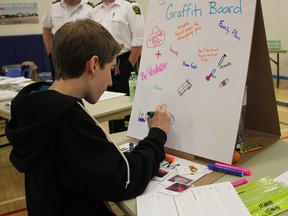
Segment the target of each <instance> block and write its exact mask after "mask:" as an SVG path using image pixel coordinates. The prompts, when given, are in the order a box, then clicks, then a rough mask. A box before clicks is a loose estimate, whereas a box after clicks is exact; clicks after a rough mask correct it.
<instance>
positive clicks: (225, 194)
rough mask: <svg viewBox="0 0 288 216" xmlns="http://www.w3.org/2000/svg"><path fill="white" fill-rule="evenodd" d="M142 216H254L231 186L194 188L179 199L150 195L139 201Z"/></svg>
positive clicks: (162, 195) (177, 197)
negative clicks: (251, 215)
mask: <svg viewBox="0 0 288 216" xmlns="http://www.w3.org/2000/svg"><path fill="white" fill-rule="evenodd" d="M137 215H138V216H158V215H165V216H166V215H171V216H172V215H173V216H187V215H194V216H202V215H213V216H234V215H235V216H236V215H237V216H240V215H241V216H246V215H247V216H248V215H249V216H250V213H249V211H248V209H247V208H246V207H245V205H244V203H243V202H242V200H241V199H240V197H239V195H238V194H237V192H236V190H235V188H234V187H233V185H232V184H231V183H230V182H224V183H217V184H210V185H205V186H199V187H193V188H191V189H190V190H188V191H187V192H186V193H183V194H181V195H179V196H169V195H165V194H161V193H150V194H147V195H142V196H138V197H137Z"/></svg>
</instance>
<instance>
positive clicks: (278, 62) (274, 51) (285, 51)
mask: <svg viewBox="0 0 288 216" xmlns="http://www.w3.org/2000/svg"><path fill="white" fill-rule="evenodd" d="M269 53H272V54H273V53H276V54H277V58H276V60H275V59H273V58H271V57H270V60H271V61H272V62H273V63H274V64H276V66H277V88H278V87H279V70H280V58H279V54H280V53H287V50H269Z"/></svg>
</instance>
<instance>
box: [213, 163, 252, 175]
mask: <svg viewBox="0 0 288 216" xmlns="http://www.w3.org/2000/svg"><path fill="white" fill-rule="evenodd" d="M215 165H216V166H221V167H225V168H231V169H235V170H241V171H243V173H244V175H250V174H251V171H250V170H249V169H246V168H242V167H236V166H231V165H228V164H222V163H218V162H216V163H215Z"/></svg>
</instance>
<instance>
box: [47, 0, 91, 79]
mask: <svg viewBox="0 0 288 216" xmlns="http://www.w3.org/2000/svg"><path fill="white" fill-rule="evenodd" d="M94 6H95V5H94V4H93V3H91V2H89V1H87V0H56V1H55V2H53V4H52V5H51V6H50V8H49V10H48V12H47V14H46V15H45V16H44V18H43V20H42V23H43V32H42V33H43V41H44V45H45V49H46V52H47V54H48V55H49V57H50V66H51V73H52V79H53V80H54V74H55V69H54V65H53V62H52V60H51V55H50V53H51V41H52V36H53V34H55V33H56V31H57V30H58V29H59V28H60V27H61V26H62V25H64V24H65V23H67V22H70V21H76V20H77V19H85V18H88V16H89V12H90V11H92V10H93V8H94Z"/></svg>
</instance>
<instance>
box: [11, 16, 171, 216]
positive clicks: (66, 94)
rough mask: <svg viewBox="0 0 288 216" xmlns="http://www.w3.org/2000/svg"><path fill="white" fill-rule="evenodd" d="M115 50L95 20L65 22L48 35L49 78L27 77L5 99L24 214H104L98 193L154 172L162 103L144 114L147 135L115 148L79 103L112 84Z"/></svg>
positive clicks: (116, 193)
mask: <svg viewBox="0 0 288 216" xmlns="http://www.w3.org/2000/svg"><path fill="white" fill-rule="evenodd" d="M120 50H121V46H120V45H119V44H118V43H117V42H116V41H115V39H113V37H112V36H111V34H110V33H109V32H108V31H107V30H106V29H105V28H104V27H102V26H101V25H100V24H97V23H96V22H95V21H92V20H87V19H86V20H78V21H75V22H69V23H66V24H65V25H63V26H62V27H61V28H60V29H59V30H58V31H57V32H56V34H55V35H54V37H53V43H52V58H53V62H54V64H55V67H56V74H55V76H56V77H55V78H56V80H55V81H54V82H53V83H52V84H49V83H44V82H38V83H34V84H31V85H29V86H27V87H25V88H24V89H23V90H22V91H20V93H19V94H18V95H17V96H16V97H15V98H14V99H13V101H12V104H11V116H12V118H11V120H10V121H9V123H8V125H7V127H6V135H7V137H8V139H9V141H10V143H11V144H12V146H13V149H12V151H11V154H10V160H11V162H12V163H13V164H14V166H15V167H16V168H17V170H18V171H20V172H23V173H25V191H26V203H27V209H28V214H29V215H37V216H39V215H41V216H46V215H47V216H48V215H49V216H51V215H54V216H56V215H61V216H64V215H67V216H68V215H69V216H71V215H79V216H92V215H93V216H96V215H105V216H106V215H112V212H111V211H110V209H109V208H108V207H106V206H107V205H106V204H107V203H106V202H105V200H109V201H121V200H125V199H130V198H133V197H135V196H137V195H140V194H141V193H142V192H143V191H144V190H145V188H146V186H147V184H148V183H149V181H150V180H151V179H152V178H153V176H154V175H155V174H156V173H157V171H158V169H159V164H160V163H161V161H162V160H164V158H165V152H164V144H165V142H166V139H167V133H168V131H169V128H170V114H169V113H168V112H167V110H166V105H165V104H162V105H159V106H158V107H157V108H156V109H155V115H154V117H153V118H148V127H149V128H150V130H149V133H148V135H147V137H146V138H144V139H143V140H142V141H140V142H139V145H137V146H136V147H135V148H134V150H133V151H132V152H131V153H130V152H125V153H121V151H120V150H119V148H118V147H117V146H116V145H115V144H114V143H112V142H111V141H110V140H109V137H106V135H105V133H104V131H103V130H102V129H101V127H100V126H99V124H98V123H97V122H96V121H95V120H94V118H93V117H91V116H90V115H89V114H88V113H87V111H86V109H85V107H84V106H83V103H82V99H85V100H86V101H88V102H89V103H92V104H94V103H96V102H97V101H98V99H99V98H100V96H101V95H102V93H103V92H104V91H105V90H106V89H107V87H108V86H111V85H112V79H111V70H113V69H116V68H115V67H116V57H117V54H118V53H119V51H120ZM32 113H33V114H32Z"/></svg>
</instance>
